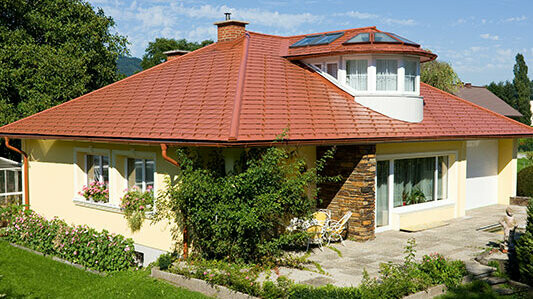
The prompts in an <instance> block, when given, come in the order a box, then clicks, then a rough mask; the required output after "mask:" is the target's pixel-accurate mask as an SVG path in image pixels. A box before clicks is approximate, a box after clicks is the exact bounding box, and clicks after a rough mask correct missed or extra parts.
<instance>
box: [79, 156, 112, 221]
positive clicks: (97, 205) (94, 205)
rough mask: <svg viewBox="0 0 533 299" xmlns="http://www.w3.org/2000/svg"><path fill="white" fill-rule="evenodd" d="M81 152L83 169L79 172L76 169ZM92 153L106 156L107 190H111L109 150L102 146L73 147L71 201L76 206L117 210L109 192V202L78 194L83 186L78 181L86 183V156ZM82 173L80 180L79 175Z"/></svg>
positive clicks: (110, 158)
mask: <svg viewBox="0 0 533 299" xmlns="http://www.w3.org/2000/svg"><path fill="white" fill-rule="evenodd" d="M79 153H82V154H83V159H84V161H83V169H81V172H80V171H79V170H78V169H77V167H78V154H79ZM88 155H93V156H107V158H108V159H109V169H108V175H109V186H108V190H111V185H112V184H113V183H114V182H113V176H112V175H111V172H112V169H113V166H112V165H113V160H112V155H111V150H108V149H103V148H94V147H92V146H90V147H75V148H74V158H73V161H74V163H73V164H72V168H73V177H74V183H73V185H74V188H73V190H74V194H73V197H72V201H73V203H74V204H75V205H78V206H84V207H90V208H96V209H101V210H106V211H111V212H119V211H120V209H119V208H118V205H117V204H116V203H115V202H114V201H113V198H111V194H109V195H110V196H109V202H107V203H100V202H89V201H87V200H85V198H83V197H82V196H80V195H79V194H78V192H80V191H81V189H82V188H83V186H78V181H83V182H84V184H85V185H87V184H88V183H87V182H88V173H87V171H88V170H87V156H88ZM80 173H81V175H82V177H81V180H80V177H79V175H80Z"/></svg>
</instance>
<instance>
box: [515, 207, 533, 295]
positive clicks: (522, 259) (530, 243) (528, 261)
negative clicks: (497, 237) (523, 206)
mask: <svg viewBox="0 0 533 299" xmlns="http://www.w3.org/2000/svg"><path fill="white" fill-rule="evenodd" d="M515 250H516V260H517V262H518V270H519V272H520V280H522V281H523V282H525V283H527V284H529V285H531V286H533V201H529V205H528V207H527V225H526V232H525V233H524V234H523V235H522V236H520V239H518V240H517V241H516V246H515Z"/></svg>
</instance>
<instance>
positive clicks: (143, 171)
mask: <svg viewBox="0 0 533 299" xmlns="http://www.w3.org/2000/svg"><path fill="white" fill-rule="evenodd" d="M128 159H134V160H141V161H142V163H143V167H142V172H141V177H142V183H141V186H142V187H141V192H146V188H147V184H146V161H148V160H150V161H153V162H154V181H153V182H152V185H155V174H156V170H155V159H144V158H130V157H126V158H125V160H124V165H125V166H124V167H125V174H126V175H127V174H128V173H129V171H130V170H131V169H128V165H129V164H128ZM129 187H130V186H129V184H128V178H126V188H129Z"/></svg>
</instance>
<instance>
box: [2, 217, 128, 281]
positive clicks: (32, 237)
mask: <svg viewBox="0 0 533 299" xmlns="http://www.w3.org/2000/svg"><path fill="white" fill-rule="evenodd" d="M4 238H5V239H6V240H8V241H9V242H11V243H15V244H19V245H22V246H25V247H28V248H31V249H34V250H36V251H39V252H41V253H44V254H47V255H53V256H57V257H60V258H63V259H65V260H67V261H71V262H73V263H76V264H79V265H82V266H84V267H87V268H89V269H93V270H97V271H118V270H124V269H128V268H131V267H133V266H135V253H134V247H133V241H132V240H131V239H126V238H124V237H123V236H121V235H115V234H110V233H109V232H108V231H106V230H103V231H97V230H95V229H92V228H89V227H87V226H85V225H84V226H71V225H68V224H67V223H66V222H65V221H63V220H60V219H57V218H54V219H52V220H47V219H45V218H44V217H43V216H41V215H39V214H37V213H35V212H33V211H26V212H20V213H18V214H17V215H16V216H15V217H14V219H13V220H12V221H11V222H10V225H9V229H8V230H7V235H6V236H5V237H4Z"/></svg>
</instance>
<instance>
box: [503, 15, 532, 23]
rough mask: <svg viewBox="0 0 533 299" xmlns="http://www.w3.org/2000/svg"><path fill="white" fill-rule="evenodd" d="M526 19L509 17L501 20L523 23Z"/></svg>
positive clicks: (523, 17) (524, 17)
mask: <svg viewBox="0 0 533 299" xmlns="http://www.w3.org/2000/svg"><path fill="white" fill-rule="evenodd" d="M526 19H527V17H526V16H521V17H511V18H507V19H504V20H502V22H522V21H525V20H526Z"/></svg>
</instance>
